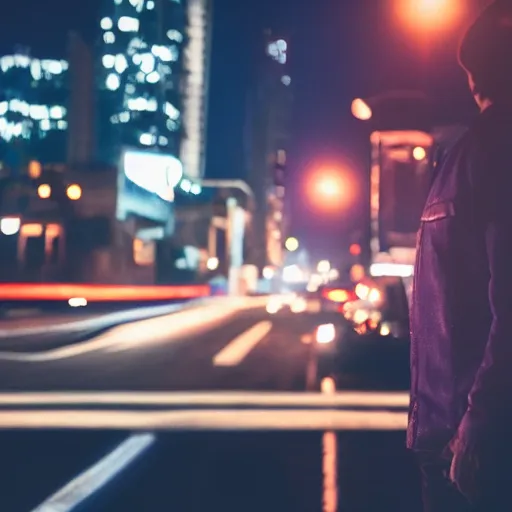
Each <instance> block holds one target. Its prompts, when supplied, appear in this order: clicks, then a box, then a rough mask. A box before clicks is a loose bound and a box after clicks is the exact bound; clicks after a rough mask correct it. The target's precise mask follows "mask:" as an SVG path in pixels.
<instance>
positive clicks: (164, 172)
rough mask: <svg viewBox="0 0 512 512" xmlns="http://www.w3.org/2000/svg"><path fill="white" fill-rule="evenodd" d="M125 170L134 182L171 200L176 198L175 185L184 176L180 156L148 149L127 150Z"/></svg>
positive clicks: (126, 174) (124, 159)
mask: <svg viewBox="0 0 512 512" xmlns="http://www.w3.org/2000/svg"><path fill="white" fill-rule="evenodd" d="M123 171H124V175H125V176H126V178H127V179H128V180H130V181H131V182H132V183H135V185H137V186H139V187H141V188H143V189H144V190H147V191H148V192H152V193H154V194H156V195H158V196H159V197H161V198H162V199H164V200H165V201H169V202H172V201H173V200H174V187H176V185H178V183H179V182H180V180H181V178H182V177H183V165H182V163H181V162H180V160H179V159H178V158H176V157H174V156H171V155H163V154H160V153H151V152H147V151H125V153H124V156H123Z"/></svg>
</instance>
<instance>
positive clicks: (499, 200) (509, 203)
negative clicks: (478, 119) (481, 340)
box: [459, 144, 512, 434]
mask: <svg viewBox="0 0 512 512" xmlns="http://www.w3.org/2000/svg"><path fill="white" fill-rule="evenodd" d="M492 146H493V148H492V149H493V150H492V152H489V151H486V152H485V153H484V155H485V154H487V155H488V157H487V158H477V159H476V162H474V163H475V164H477V165H476V166H475V169H474V173H475V175H474V176H473V178H474V180H473V187H472V188H473V192H474V197H475V198H476V200H475V202H474V203H473V204H474V205H475V209H476V217H477V218H480V219H481V221H482V223H481V224H480V226H475V228H476V231H477V232H479V233H480V235H481V238H480V240H481V241H482V242H484V244H485V249H486V252H487V263H488V267H489V268H488V275H489V305H490V309H491V313H492V326H491V329H490V331H489V335H488V339H487V345H486V348H485V352H484V357H483V360H482V363H481V365H480V368H479V369H478V372H477V374H476V377H475V381H474V384H473V386H472V388H471V391H470V393H469V397H468V399H469V400H468V409H467V411H466V414H465V416H464V418H463V420H462V423H461V426H460V428H459V430H461V431H462V432H460V434H463V433H464V431H466V432H465V433H466V434H467V433H469V432H471V431H472V430H473V429H475V428H479V427H485V425H486V424H487V423H488V422H490V423H491V424H492V425H496V421H498V422H499V421H500V420H501V419H502V417H503V416H504V413H505V408H506V406H507V404H511V405H512V325H511V321H512V159H511V158H510V157H509V148H508V147H506V145H503V144H497V145H494V144H493V145H492ZM480 156H482V155H480ZM475 271H476V272H479V271H485V269H475ZM468 431H469V432H468Z"/></svg>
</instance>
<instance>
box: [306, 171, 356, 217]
mask: <svg viewBox="0 0 512 512" xmlns="http://www.w3.org/2000/svg"><path fill="white" fill-rule="evenodd" d="M356 183H357V182H356V181H355V179H354V176H352V174H351V173H350V171H348V169H347V168H336V167H323V168H317V169H316V170H313V171H311V172H309V173H308V174H307V177H306V182H305V185H306V187H305V190H304V193H305V196H306V197H305V199H307V201H308V202H309V203H310V205H311V206H312V207H313V209H314V210H318V211H323V212H329V211H331V212H333V213H335V212H336V213H339V212H340V211H343V210H346V209H347V208H348V207H350V206H351V204H352V202H353V200H354V199H355V195H356V194H355V192H356V188H357V184H356Z"/></svg>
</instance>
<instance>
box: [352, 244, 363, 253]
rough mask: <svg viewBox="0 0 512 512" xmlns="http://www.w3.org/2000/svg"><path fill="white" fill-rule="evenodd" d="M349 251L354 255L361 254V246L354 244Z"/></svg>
mask: <svg viewBox="0 0 512 512" xmlns="http://www.w3.org/2000/svg"><path fill="white" fill-rule="evenodd" d="M349 252H350V254H351V255H352V256H360V255H361V246H360V245H359V244H352V245H351V246H350V248H349Z"/></svg>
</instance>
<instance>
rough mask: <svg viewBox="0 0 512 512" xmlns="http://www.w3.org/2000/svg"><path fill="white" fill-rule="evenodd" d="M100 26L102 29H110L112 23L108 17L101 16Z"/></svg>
mask: <svg viewBox="0 0 512 512" xmlns="http://www.w3.org/2000/svg"><path fill="white" fill-rule="evenodd" d="M100 26H101V28H102V29H103V30H110V29H111V28H112V27H113V26H114V25H113V23H112V20H111V19H110V18H102V20H101V21H100Z"/></svg>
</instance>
